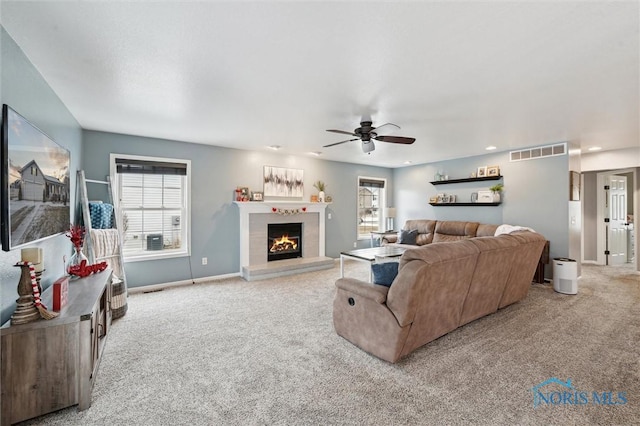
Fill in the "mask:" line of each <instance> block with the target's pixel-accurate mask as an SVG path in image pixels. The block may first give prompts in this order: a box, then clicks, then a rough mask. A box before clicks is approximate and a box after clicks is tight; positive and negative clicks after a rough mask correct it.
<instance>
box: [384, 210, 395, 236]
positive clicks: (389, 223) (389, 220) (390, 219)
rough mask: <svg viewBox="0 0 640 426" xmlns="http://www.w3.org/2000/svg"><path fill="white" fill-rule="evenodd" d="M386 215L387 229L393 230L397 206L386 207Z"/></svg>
mask: <svg viewBox="0 0 640 426" xmlns="http://www.w3.org/2000/svg"><path fill="white" fill-rule="evenodd" d="M384 215H385V217H386V218H387V231H392V230H393V218H394V217H396V208H395V207H387V208H385V209H384Z"/></svg>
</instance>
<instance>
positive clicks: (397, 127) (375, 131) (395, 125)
mask: <svg viewBox="0 0 640 426" xmlns="http://www.w3.org/2000/svg"><path fill="white" fill-rule="evenodd" d="M385 126H392V127H395V128H396V129H399V128H400V126H398V125H397V124H393V123H384V124H382V125H380V126H378V127H376V128H375V129H373V132H374V133H378V134H380V133H379V132H378V131H379V130H380V129H382V128H383V127H385ZM384 130H390V128H389V127H387V128H386V129H384Z"/></svg>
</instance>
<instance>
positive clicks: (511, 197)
mask: <svg viewBox="0 0 640 426" xmlns="http://www.w3.org/2000/svg"><path fill="white" fill-rule="evenodd" d="M568 161H569V158H568V156H567V155H564V156H557V157H546V158H542V159H537V160H528V161H519V162H509V156H508V153H507V152H501V153H493V154H488V155H482V156H477V157H468V158H461V159H457V160H450V161H443V162H438V163H430V164H424V165H418V166H413V167H406V168H402V169H395V171H394V174H393V176H394V185H395V191H394V198H395V200H396V204H397V206H398V221H399V222H398V224H397V226H402V224H404V222H405V221H406V220H407V219H439V220H468V221H476V222H481V223H493V224H503V223H507V224H510V225H521V226H528V227H530V228H533V229H534V230H536V231H538V232H539V233H541V234H542V235H544V236H545V237H546V238H547V239H548V240H549V241H550V253H551V256H552V257H560V256H562V257H566V256H568V255H569V235H568V221H569V169H568V167H569V166H568ZM493 165H497V166H500V170H501V174H502V175H503V176H504V177H503V180H502V182H503V183H504V187H505V188H504V192H503V194H502V202H503V203H502V204H501V205H500V206H498V207H488V206H486V207H485V206H482V207H434V206H430V205H429V198H430V197H432V196H434V195H436V194H438V193H443V192H444V193H446V194H454V195H456V196H457V201H464V202H466V201H470V198H471V193H472V192H475V191H478V190H480V189H488V188H489V187H490V186H492V185H493V184H495V183H497V182H496V181H485V182H472V183H461V184H447V185H438V186H434V185H432V184H430V183H429V182H431V181H433V180H434V175H435V174H436V173H438V172H443V173H445V174H447V175H449V179H457V178H466V177H469V175H470V173H471V172H474V171H476V170H477V168H478V167H480V166H493Z"/></svg>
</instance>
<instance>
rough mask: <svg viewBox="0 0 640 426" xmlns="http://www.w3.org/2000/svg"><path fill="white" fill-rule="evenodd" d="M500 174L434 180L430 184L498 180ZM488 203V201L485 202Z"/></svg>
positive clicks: (500, 177)
mask: <svg viewBox="0 0 640 426" xmlns="http://www.w3.org/2000/svg"><path fill="white" fill-rule="evenodd" d="M500 179H502V176H486V177H479V178H477V177H476V178H463V179H449V180H435V181H433V182H431V185H445V184H448V183H463V182H482V181H485V180H500ZM485 204H488V203H485Z"/></svg>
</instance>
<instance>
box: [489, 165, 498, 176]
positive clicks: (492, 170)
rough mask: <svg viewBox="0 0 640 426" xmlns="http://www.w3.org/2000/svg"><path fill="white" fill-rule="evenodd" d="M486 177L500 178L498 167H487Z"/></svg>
mask: <svg viewBox="0 0 640 426" xmlns="http://www.w3.org/2000/svg"><path fill="white" fill-rule="evenodd" d="M487 176H500V166H488V167H487Z"/></svg>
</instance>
